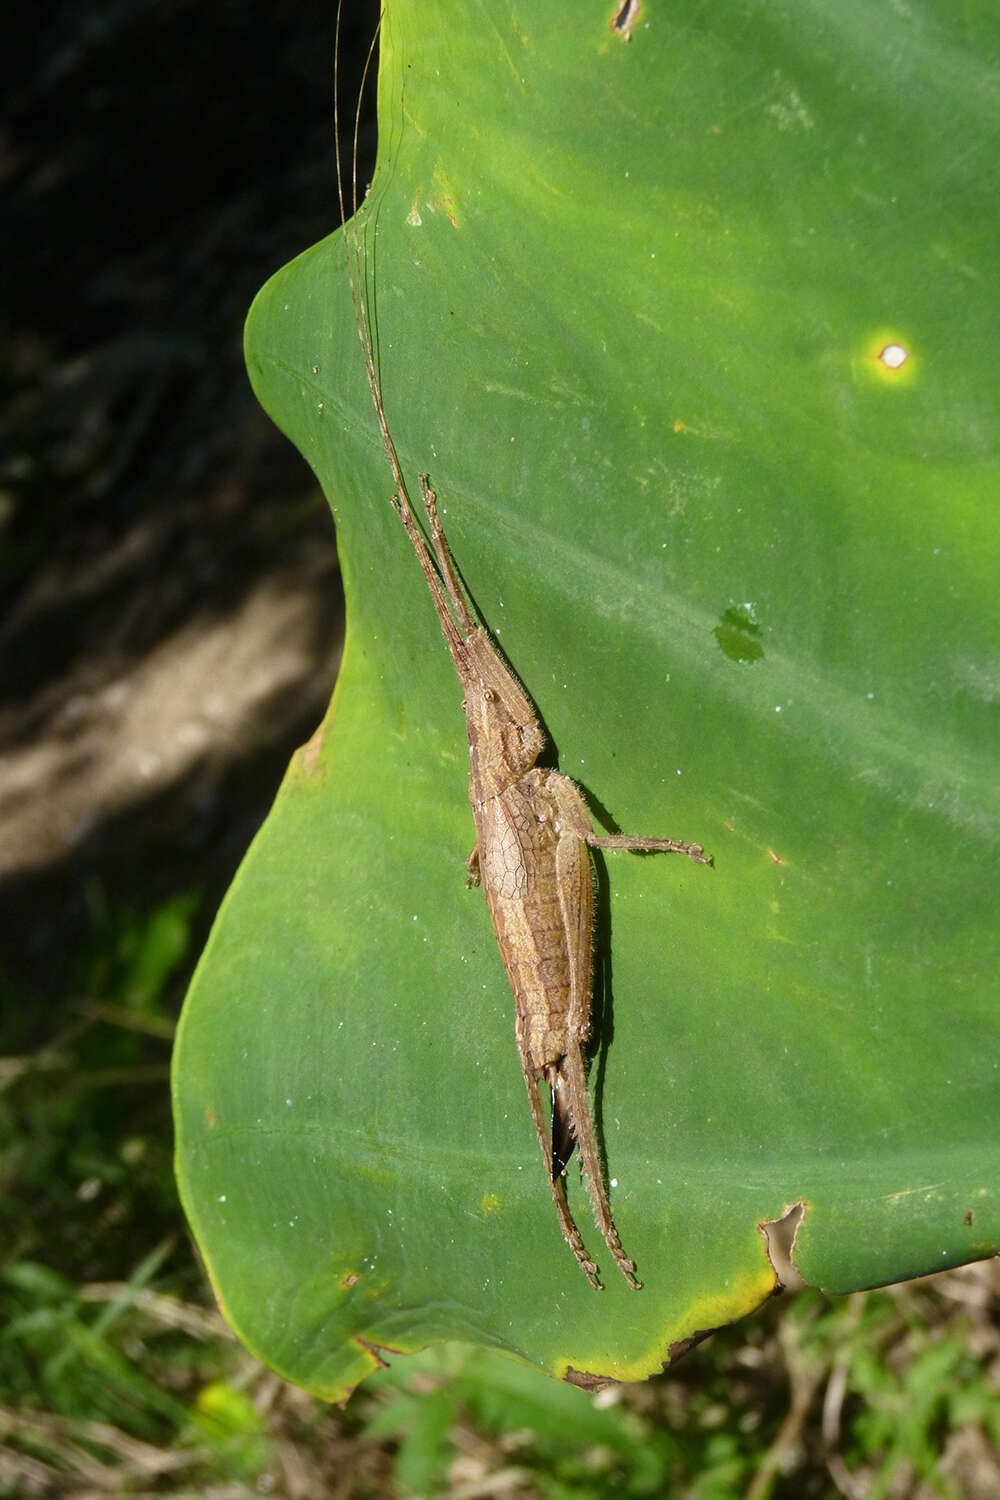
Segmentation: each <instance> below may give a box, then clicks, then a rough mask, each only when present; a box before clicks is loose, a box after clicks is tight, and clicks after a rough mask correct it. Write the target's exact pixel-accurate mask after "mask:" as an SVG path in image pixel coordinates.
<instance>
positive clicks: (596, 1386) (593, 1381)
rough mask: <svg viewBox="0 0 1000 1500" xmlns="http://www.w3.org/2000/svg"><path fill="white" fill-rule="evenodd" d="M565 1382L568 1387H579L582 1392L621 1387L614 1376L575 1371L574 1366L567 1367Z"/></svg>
mask: <svg viewBox="0 0 1000 1500" xmlns="http://www.w3.org/2000/svg"><path fill="white" fill-rule="evenodd" d="M563 1380H565V1382H566V1384H567V1385H578V1386H579V1387H580V1389H581V1391H606V1390H607V1389H608V1386H611V1385H621V1381H620V1380H616V1379H615V1378H614V1376H613V1375H594V1374H592V1373H591V1372H590V1371H589V1370H574V1368H573V1366H572V1365H567V1366H566V1373H565V1375H564V1376H563Z"/></svg>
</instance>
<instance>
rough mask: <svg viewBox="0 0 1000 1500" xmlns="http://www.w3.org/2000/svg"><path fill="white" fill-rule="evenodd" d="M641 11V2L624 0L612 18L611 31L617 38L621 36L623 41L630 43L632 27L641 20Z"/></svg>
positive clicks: (638, 0) (616, 8)
mask: <svg viewBox="0 0 1000 1500" xmlns="http://www.w3.org/2000/svg"><path fill="white" fill-rule="evenodd" d="M641 9H642V5H641V3H640V0H622V3H621V4H620V5H617V6H616V7H615V11H614V14H613V15H612V17H611V30H612V31H613V32H614V33H615V35H616V36H620V37H621V38H622V40H623V41H626V42H627V41H628V39H629V37H630V36H631V35H632V27H633V26H634V25H635V23H636V21H638V19H639V12H640V10H641Z"/></svg>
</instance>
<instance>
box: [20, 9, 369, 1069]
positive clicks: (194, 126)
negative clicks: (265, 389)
mask: <svg viewBox="0 0 1000 1500" xmlns="http://www.w3.org/2000/svg"><path fill="white" fill-rule="evenodd" d="M375 13H376V7H375V5H374V4H372V3H371V0H361V3H354V4H351V5H350V6H349V7H348V10H347V14H346V15H345V17H344V20H343V23H342V38H341V54H342V55H341V74H342V79H341V86H342V90H343V97H344V98H345V100H347V101H349V102H350V103H351V104H353V101H354V98H355V95H356V91H357V87H358V80H359V77H360V71H361V67H362V65H363V62H364V56H365V53H366V52H367V49H368V45H369V43H370V40H371V36H372V34H373V31H374V26H375ZM334 26H335V6H334V4H333V0H324V3H317V0H297V3H295V4H291V3H281V0H277V3H267V4H265V3H261V0H250V3H239V4H236V3H231V4H225V3H223V4H216V5H212V6H204V5H200V4H197V5H196V4H194V3H192V0H174V3H163V0H158V3H150V0H117V3H116V0H109V3H105V4H103V5H93V4H92V5H79V4H69V3H56V4H50V5H48V6H45V7H27V6H19V7H14V8H13V9H12V11H11V12H10V13H9V14H8V16H7V18H6V20H5V36H4V50H5V55H6V60H7V68H6V74H7V79H8V90H7V99H6V111H5V112H6V120H5V123H4V125H3V132H2V137H0V223H2V225H3V233H4V236H5V241H6V243H5V256H4V260H5V274H4V307H3V341H2V347H3V358H2V367H0V381H2V394H3V400H2V417H0V590H2V592H0V600H2V607H0V911H2V921H0V970H2V973H3V985H4V991H3V998H4V1002H5V1003H4V1010H5V1017H4V1026H3V1030H4V1032H5V1033H6V1036H5V1037H4V1038H3V1040H4V1043H5V1047H4V1050H9V1048H10V1047H11V1045H12V1044H13V1045H16V1046H18V1047H27V1046H31V1045H34V1044H35V1043H36V1042H37V1041H38V1039H39V1037H40V1036H43V1035H44V1034H45V1031H46V1029H47V1027H48V1025H49V1020H50V1018H49V1016H48V1014H47V1005H46V997H53V996H56V995H58V994H59V993H60V991H61V989H62V988H64V987H65V985H66V983H67V982H68V980H67V976H68V975H69V974H70V973H71V971H72V964H73V959H74V955H75V953H76V952H77V950H78V947H79V945H80V943H83V942H85V941H86V940H87V935H88V932H89V931H90V930H91V928H92V926H93V923H94V920H95V912H107V911H109V910H115V909H117V907H118V906H119V905H120V904H121V903H123V902H124V903H127V904H128V905H129V908H130V909H131V910H134V911H142V910H144V909H145V910H149V909H152V908H153V907H154V906H155V905H156V903H157V902H158V901H161V900H162V899H163V898H164V897H166V896H169V895H170V893H172V892H176V891H181V890H186V889H189V888H190V887H191V886H192V883H196V884H197V886H198V890H199V892H200V900H199V902H198V917H197V921H198V922H199V923H200V924H201V927H202V928H207V924H208V922H209V920H210V918H211V915H212V912H213V910H214V907H215V906H216V905H217V902H218V899H219V897H220V896H221V893H222V892H223V890H224V889H225V886H226V885H227V883H228V881H229V879H230V878H231V875H232V873H233V871H234V869H235V867H236V865H237V864H238V862H239V859H240V858H241V856H242V854H243V852H244V851H245V849H246V846H247V844H248V842H249V840H250V838H251V837H252V835H253V832H254V831H255V829H256V828H257V826H258V825H259V823H260V822H261V820H262V818H263V817H264V815H265V814H266V811H267V808H268V806H269V804H270V801H271V798H272V797H273V794H274V791H275V789H276V787H277V784H278V781H279V780H280V777H281V774H282V771H283V769H284V767H285V765H286V763H287V761H288V758H289V756H290V754H291V752H292V750H293V749H294V748H295V746H296V745H298V744H300V743H301V742H302V741H303V740H304V739H306V738H307V737H308V735H309V734H310V733H311V731H312V730H313V728H314V727H315V725H316V723H317V721H318V720H319V718H320V716H321V714H322V712H323V709H324V707H325V705H326V702H327V700H328V698H329V693H330V689H331V686H332V681H333V676H334V673H335V669H336V661H337V659H338V656H339V639H340V635H341V632H342V616H343V605H342V597H341V592H340V582H339V576H338V573H337V565H336V553H335V548H334V535H333V527H332V523H331V521H330V519H329V514H328V511H327V509H326V507H325V504H324V503H323V502H322V499H321V497H320V496H319V492H318V489H317V487H316V485H315V481H314V480H313V478H312V475H311V474H310V473H309V471H308V470H307V468H306V467H305V465H304V463H303V462H302V460H300V459H299V457H298V455H297V454H296V453H295V451H294V450H293V449H292V448H291V446H290V445H289V444H288V443H287V442H286V441H285V439H284V438H283V437H281V435H280V434H279V433H277V432H276V430H275V429H274V428H273V427H272V426H271V424H270V423H269V421H268V420H267V418H265V417H264V415H263V414H262V413H261V411H260V410H259V409H258V407H257V405H256V403H255V401H254V398H253V396H252V394H251V392H250V389H249V386H248V383H247V379H246V375H245V372H244V369H243V363H242V343H241V340H242V323H243V319H244V316H245V314H246V310H247V308H248V306H249V304H250V302H251V300H252V298H253V296H254V294H255V292H256V291H257V290H258V288H259V287H260V286H261V284H262V283H263V282H264V281H265V280H266V278H267V277H268V276H269V275H270V274H271V273H272V272H273V271H274V270H276V269H277V268H278V267H279V266H281V265H282V264H283V263H284V262H285V261H287V260H288V259H290V258H291V257H292V256H294V255H295V254H297V253H298V252H300V251H301V250H303V249H305V248H306V247H307V246H309V245H310V244H312V243H313V242H315V241H316V240H318V239H319V238H321V237H322V236H323V235H324V234H326V233H328V232H329V231H330V230H332V229H333V228H335V227H336V223H337V219H338V215H337V209H336V183H335V176H334V155H333V118H332V84H333V55H334ZM373 132H374V126H373V124H372V123H370V122H369V123H368V124H366V126H365V129H364V131H363V146H362V149H363V151H365V152H367V153H368V157H367V159H366V160H364V161H362V163H361V165H360V173H361V176H362V178H363V179H364V178H366V177H367V175H369V173H370V170H371V161H370V155H371V152H372V149H373V138H374V136H373Z"/></svg>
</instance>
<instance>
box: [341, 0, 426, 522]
mask: <svg viewBox="0 0 1000 1500" xmlns="http://www.w3.org/2000/svg"><path fill="white" fill-rule="evenodd" d="M342 9H343V0H337V27H336V33H335V37H334V45H333V128H334V133H335V135H336V138H337V140H336V150H337V202H338V203H339V205H340V217H341V220H342V222H343V229H344V260H345V262H346V265H347V280H348V282H349V284H350V288H351V301H352V303H353V304H354V318H355V322H356V324H357V329H358V338H359V340H360V341H361V352H362V354H363V356H364V361H365V372H366V373H367V376H368V384H369V386H370V387H371V393H372V401H373V402H374V405H375V416H376V418H377V419H378V426H379V432H380V433H381V434H382V443H383V445H384V447H385V451H386V456H387V457H388V459H389V466H390V468H391V469H392V477H393V481H394V483H395V485H396V492H397V499H398V502H399V507H400V510H401V511H402V512H403V516H404V519H407V518H410V519H412V516H413V512H412V509H411V507H410V497H409V495H408V494H407V490H406V480H405V479H404V478H403V470H402V468H401V467H400V463H399V457H398V455H397V453H396V448H395V444H394V443H393V441H392V437H391V436H390V434H389V424H388V422H387V421H386V417H385V407H384V406H383V404H382V388H381V385H380V384H379V378H378V370H377V369H376V367H375V351H374V345H373V341H372V334H371V324H370V321H369V318H368V304H367V302H366V300H365V294H364V275H363V265H362V255H361V240H360V236H359V234H358V227H357V213H358V134H359V131H360V128H361V103H362V99H363V98H364V92H365V84H366V82H367V80H368V73H369V70H370V68H371V64H372V58H373V57H374V56H375V47H376V44H377V42H378V38H379V32H380V31H381V29H382V18H381V16H379V23H378V25H377V26H376V28H375V32H374V35H373V36H372V39H371V45H370V46H369V48H368V55H367V57H366V58H365V66H364V69H363V71H362V74H361V84H360V87H359V89H358V102H357V107H356V109H355V111H354V129H353V132H352V138H351V215H352V219H353V221H354V228H353V233H352V235H350V236H349V235H348V229H347V224H348V218H347V209H346V204H345V198H344V172H343V167H342V165H341V160H340V15H341V10H342ZM407 529H409V528H407Z"/></svg>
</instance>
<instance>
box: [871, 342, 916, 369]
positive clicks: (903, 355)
mask: <svg viewBox="0 0 1000 1500" xmlns="http://www.w3.org/2000/svg"><path fill="white" fill-rule="evenodd" d="M878 357H879V359H880V360H881V361H882V363H883V364H884V365H885V367H886V369H887V370H898V369H901V368H902V366H903V365H905V364H906V361H907V360H908V359H909V357H910V351H909V349H907V348H906V346H905V344H885V345H883V347H882V348H881V349H880V350H879V354H878Z"/></svg>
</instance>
